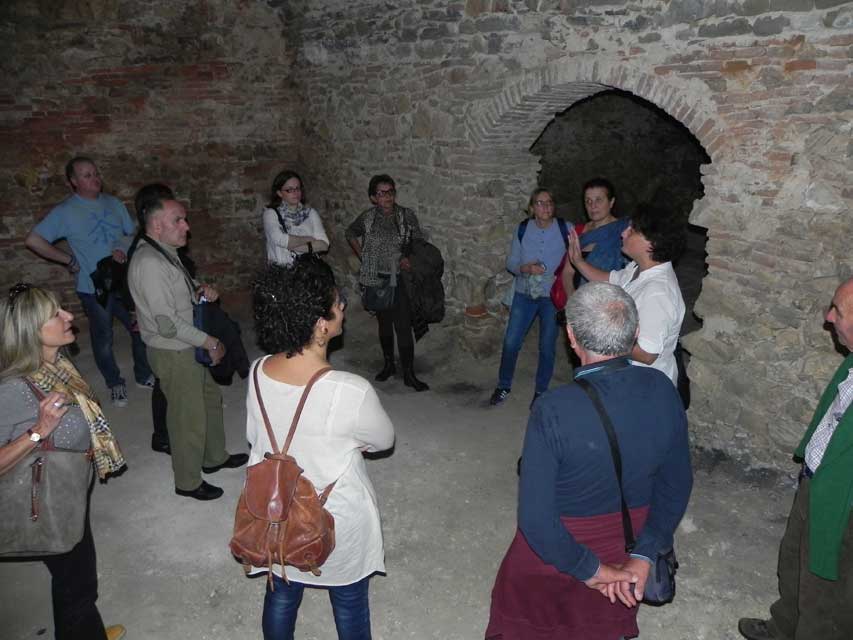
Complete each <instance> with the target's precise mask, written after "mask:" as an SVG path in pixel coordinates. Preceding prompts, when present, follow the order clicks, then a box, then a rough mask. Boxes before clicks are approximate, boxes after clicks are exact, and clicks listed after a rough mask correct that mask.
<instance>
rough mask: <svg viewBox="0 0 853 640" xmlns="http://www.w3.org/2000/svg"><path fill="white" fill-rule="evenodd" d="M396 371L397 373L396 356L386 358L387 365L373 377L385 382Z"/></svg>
mask: <svg viewBox="0 0 853 640" xmlns="http://www.w3.org/2000/svg"><path fill="white" fill-rule="evenodd" d="M395 373H397V367H396V366H394V358H391V359H390V360H389V359H388V358H385V366H384V367H382V371H380V372H379V373H377V374H376V375H375V376H373V379H374V380H376V381H377V382H385V381H386V380H387V379H388V378H390V377H391V376H393V375H394V374H395Z"/></svg>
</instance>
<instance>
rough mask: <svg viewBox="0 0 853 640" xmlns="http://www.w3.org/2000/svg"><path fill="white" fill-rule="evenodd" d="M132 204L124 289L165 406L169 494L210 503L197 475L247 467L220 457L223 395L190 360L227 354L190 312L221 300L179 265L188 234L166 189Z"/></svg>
mask: <svg viewBox="0 0 853 640" xmlns="http://www.w3.org/2000/svg"><path fill="white" fill-rule="evenodd" d="M136 202H137V203H138V205H139V210H138V211H137V215H139V218H140V223H141V224H142V225H143V228H144V229H145V235H143V237H142V239H141V240H140V241H139V244H138V246H137V249H136V252H135V253H134V254H133V258H132V259H131V262H130V268H129V270H128V283H129V285H130V292H131V295H132V296H133V300H134V302H135V303H136V315H137V321H138V322H139V331H140V334H141V335H142V340H143V342H145V344H146V346H147V347H148V358H149V361H150V362H151V368H152V369H153V370H154V373H155V374H156V376H157V377H158V378H159V379H160V385H161V387H162V389H163V393H164V394H165V396H166V400H167V401H168V409H167V414H166V420H167V427H168V430H169V441H170V444H171V449H172V469H173V471H174V473H175V493H177V494H178V495H180V496H187V497H190V498H195V499H197V500H214V499H216V498H218V497H220V496H221V495H222V489H221V488H219V487H215V486H213V485H211V484H208V483H207V482H205V481H204V480H202V478H201V472H202V471H204V472H205V473H215V472H216V471H218V470H219V469H222V468H234V467H239V466H242V465H244V464H246V461H247V460H248V455H246V454H245V453H238V454H234V455H228V452H227V451H226V450H225V428H224V425H223V421H222V395H221V393H220V391H219V387H218V386H217V385H216V383H215V382H214V380H213V378H212V376H211V375H210V372H209V371H208V369H207V367H205V366H203V365H201V364H199V363H198V362H196V359H195V349H196V347H201V348H204V349H205V350H207V352H208V354H209V355H210V359H211V360H212V364H214V365H215V364H217V363H218V362H219V361H220V360H221V359H222V357H223V356H224V355H225V345H223V344H222V343H221V342H220V341H219V340H217V339H216V338H215V337H213V336H210V335H208V334H206V333H204V332H203V331H201V330H200V329H197V328H196V327H195V326H193V305H194V304H196V303H198V302H199V300H200V298H201V296H204V297H205V298H206V299H207V300H208V301H210V302H213V301H215V300H216V299H217V298H218V297H219V294H218V292H217V291H216V289H214V288H213V287H211V286H210V285H205V284H199V283H197V282H195V281H194V280H193V279H192V277H190V275H189V273H188V272H187V271H186V269H185V268H184V267H183V265H182V264H181V261H180V259H179V258H178V248H180V247H183V246H184V245H186V243H187V234H188V232H189V229H190V227H189V224H188V223H187V213H186V209H185V208H184V206H183V205H182V204H181V203H180V202H178V201H177V200H175V198H174V194H173V193H172V191H171V189H169V188H168V187H166V186H165V185H161V184H151V185H146V186H145V187H142V189H141V190H140V192H139V194H137V196H136Z"/></svg>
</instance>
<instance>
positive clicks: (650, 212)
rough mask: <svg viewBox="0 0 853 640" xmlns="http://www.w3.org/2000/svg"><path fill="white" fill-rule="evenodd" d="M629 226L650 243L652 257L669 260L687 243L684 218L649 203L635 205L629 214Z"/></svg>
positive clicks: (674, 257) (662, 260)
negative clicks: (635, 207) (630, 214)
mask: <svg viewBox="0 0 853 640" xmlns="http://www.w3.org/2000/svg"><path fill="white" fill-rule="evenodd" d="M631 226H632V227H633V228H634V230H635V231H638V232H640V233H641V234H643V236H644V237H645V238H646V240H648V241H649V242H650V243H651V245H652V259H653V260H655V261H656V262H671V261H672V260H675V259H677V258H678V257H679V256H680V255H681V254H682V252H683V251H684V248H685V246H686V245H687V225H686V224H685V221H684V219H683V218H682V217H681V216H679V215H676V214H675V213H673V212H671V211H668V210H666V209H661V208H657V207H654V206H652V205H650V204H640V205H637V209H636V210H635V211H634V214H633V215H632V216H631Z"/></svg>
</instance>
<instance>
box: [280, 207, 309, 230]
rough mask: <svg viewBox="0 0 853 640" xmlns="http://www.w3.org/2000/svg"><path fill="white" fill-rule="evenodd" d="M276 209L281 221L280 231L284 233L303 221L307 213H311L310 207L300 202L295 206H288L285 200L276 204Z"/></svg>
mask: <svg viewBox="0 0 853 640" xmlns="http://www.w3.org/2000/svg"><path fill="white" fill-rule="evenodd" d="M276 211H277V213H278V219H279V221H280V222H282V223H283V228H282V231H283V232H284V233H290V231H289V230H290V229H292V228H293V227H298V226H299V225H300V224H302V223H303V222H305V220H306V218H308V214H309V213H311V209H310V208H308V207H306V206H305V205H304V204H302V203H299V204H298V205H296V207H290V206H288V205H287V203H285V202H282V203H281V204H280V205H278V209H276Z"/></svg>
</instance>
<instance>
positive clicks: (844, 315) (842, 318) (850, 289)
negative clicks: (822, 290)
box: [826, 278, 853, 350]
mask: <svg viewBox="0 0 853 640" xmlns="http://www.w3.org/2000/svg"><path fill="white" fill-rule="evenodd" d="M826 321H827V322H829V323H830V324H831V325H832V326H833V328H834V329H835V335H836V336H837V337H838V341H839V342H840V343H841V344H843V345H844V346H845V347H847V349H850V350H853V278H850V279H848V280H845V281H844V282H842V283H841V284H840V285H839V287H838V288H837V289H836V290H835V295H834V296H832V303H830V305H829V311H827V313H826Z"/></svg>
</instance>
